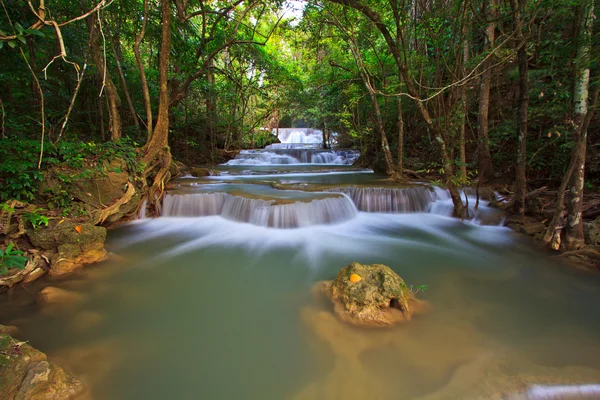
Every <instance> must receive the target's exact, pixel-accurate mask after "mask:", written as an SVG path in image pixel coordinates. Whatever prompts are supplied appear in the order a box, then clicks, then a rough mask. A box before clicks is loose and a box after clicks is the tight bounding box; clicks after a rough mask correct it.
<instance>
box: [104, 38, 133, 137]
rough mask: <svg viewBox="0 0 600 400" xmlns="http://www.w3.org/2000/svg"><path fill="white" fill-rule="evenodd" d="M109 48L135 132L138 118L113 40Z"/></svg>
mask: <svg viewBox="0 0 600 400" xmlns="http://www.w3.org/2000/svg"><path fill="white" fill-rule="evenodd" d="M110 48H111V50H112V53H113V55H114V56H115V63H116V64H117V71H118V72H119V78H121V85H123V94H125V100H127V105H128V106H129V112H130V113H131V118H133V124H134V125H135V128H136V131H138V132H139V130H140V123H139V122H138V117H137V114H136V112H135V108H134V107H133V101H131V96H130V95H129V88H128V87H127V80H126V79H125V74H124V73H123V68H122V67H121V61H120V60H119V58H120V53H117V51H116V50H115V45H114V43H113V39H112V38H111V40H110Z"/></svg>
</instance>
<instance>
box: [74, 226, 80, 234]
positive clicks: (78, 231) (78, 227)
mask: <svg viewBox="0 0 600 400" xmlns="http://www.w3.org/2000/svg"><path fill="white" fill-rule="evenodd" d="M75 230H76V231H77V233H79V234H80V233H81V225H77V226H76V227H75Z"/></svg>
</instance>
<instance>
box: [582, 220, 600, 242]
mask: <svg viewBox="0 0 600 400" xmlns="http://www.w3.org/2000/svg"><path fill="white" fill-rule="evenodd" d="M583 234H584V235H585V243H586V244H589V245H592V246H600V218H597V219H596V220H595V221H592V222H584V223H583Z"/></svg>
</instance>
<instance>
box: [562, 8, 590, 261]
mask: <svg viewBox="0 0 600 400" xmlns="http://www.w3.org/2000/svg"><path fill="white" fill-rule="evenodd" d="M593 20H594V0H585V2H584V4H583V7H582V10H581V19H580V25H579V38H578V45H577V59H576V71H575V88H574V92H573V103H574V109H573V122H574V125H575V134H574V135H573V139H574V140H575V143H576V148H577V151H576V152H575V153H576V154H574V157H575V158H576V161H575V167H574V169H573V174H572V175H571V198H570V199H569V202H568V203H567V226H566V230H565V247H566V248H567V249H569V250H573V249H577V248H580V247H582V246H584V245H585V239H584V236H583V219H582V215H581V214H582V207H583V186H584V172H585V153H586V144H587V129H586V126H585V119H586V115H587V113H588V92H589V83H590V61H591V57H590V54H591V50H592V49H591V47H592V43H591V42H592V24H593Z"/></svg>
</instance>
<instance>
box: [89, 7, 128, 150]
mask: <svg viewBox="0 0 600 400" xmlns="http://www.w3.org/2000/svg"><path fill="white" fill-rule="evenodd" d="M88 20H89V25H90V35H91V36H92V38H91V41H90V42H91V49H92V57H93V58H94V62H95V63H96V69H97V70H98V77H99V78H100V82H101V83H102V86H103V87H102V88H101V89H100V90H101V91H103V92H106V97H107V99H108V117H109V124H108V126H109V130H110V139H111V140H112V141H117V140H121V98H120V97H119V92H118V91H117V87H116V86H115V84H114V82H113V80H112V78H111V77H110V73H109V71H108V68H106V67H107V66H106V64H105V62H106V57H104V51H103V49H101V48H100V42H99V40H100V36H101V33H100V24H101V21H100V20H98V16H97V14H95V13H94V14H92V16H91V17H90V18H89V19H88Z"/></svg>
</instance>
